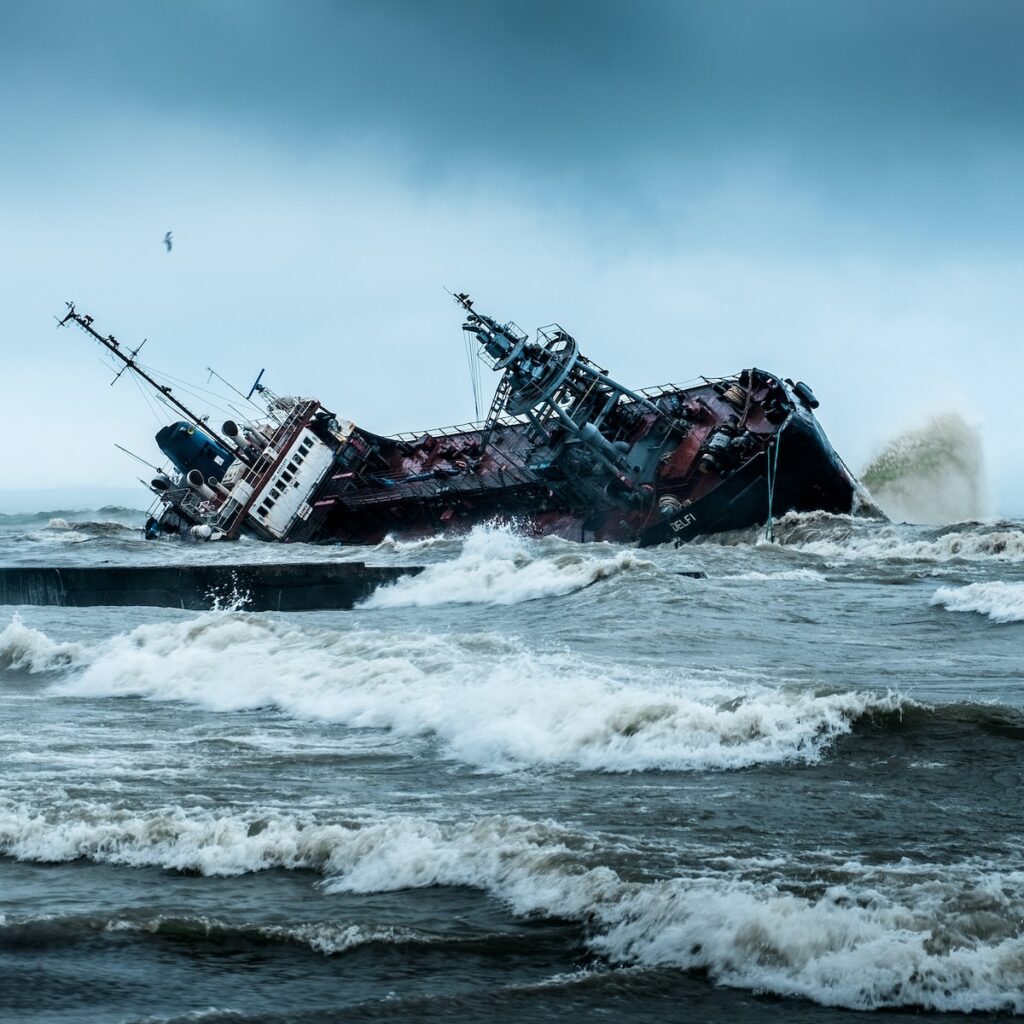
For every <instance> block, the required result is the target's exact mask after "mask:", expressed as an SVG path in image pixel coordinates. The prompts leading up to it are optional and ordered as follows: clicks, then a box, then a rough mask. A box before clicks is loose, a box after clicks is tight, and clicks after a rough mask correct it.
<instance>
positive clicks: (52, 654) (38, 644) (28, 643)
mask: <svg viewBox="0 0 1024 1024" xmlns="http://www.w3.org/2000/svg"><path fill="white" fill-rule="evenodd" d="M85 657H86V652H85V648H83V647H82V646H81V645H80V644H68V643H58V642H57V641H55V640H51V639H50V638H49V637H48V636H47V635H46V634H45V633H43V632H41V631H40V630H38V629H32V628H31V627H29V626H26V625H25V624H24V623H23V622H22V621H21V617H20V616H19V615H17V614H15V615H14V616H12V618H11V621H10V622H9V623H7V625H6V626H5V627H4V628H3V630H2V631H0V668H13V669H21V670H22V671H25V672H53V671H56V670H59V669H62V668H67V667H69V666H71V665H76V664H79V663H80V662H82V661H83V660H84V659H85Z"/></svg>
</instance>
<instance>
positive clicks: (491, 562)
mask: <svg viewBox="0 0 1024 1024" xmlns="http://www.w3.org/2000/svg"><path fill="white" fill-rule="evenodd" d="M417 543H420V544H422V543H424V542H422V541H421V542H417ZM395 550H399V548H398V547H397V546H396V547H395ZM402 550H410V549H409V548H408V547H406V548H403V549H402ZM654 569H655V567H654V565H653V563H651V562H649V561H645V560H644V559H642V558H640V557H639V556H638V555H637V554H636V553H635V552H633V551H631V550H629V549H625V550H623V549H617V550H612V551H611V552H609V553H605V552H601V553H600V554H598V555H594V554H592V553H591V550H589V549H587V548H583V547H582V546H580V545H575V544H573V545H569V544H565V543H560V542H558V541H557V539H556V540H554V541H551V542H549V543H547V544H545V543H543V542H542V543H537V542H531V541H528V540H526V539H525V538H523V537H520V536H517V535H516V534H515V533H514V532H513V531H512V530H510V529H508V528H504V527H476V528H474V529H473V531H472V532H471V533H469V534H468V535H467V536H466V537H465V539H464V540H463V541H462V546H461V549H460V551H459V553H458V555H457V556H456V557H455V558H453V559H450V560H447V561H444V562H439V563H435V564H433V565H428V566H427V568H426V569H425V570H424V571H423V572H422V573H421V574H419V575H418V576H407V577H404V578H403V579H400V580H398V582H396V583H393V584H390V585H388V586H385V587H380V588H379V589H378V590H377V591H375V592H374V593H373V594H372V595H371V596H370V597H369V598H368V599H367V600H366V601H364V602H363V604H362V607H363V608H403V607H428V606H434V605H443V604H493V605H509V604H519V603H520V602H522V601H532V600H535V599H537V598H541V597H561V596H563V595H565V594H571V593H573V592H575V591H577V590H582V589H583V588H584V587H589V586H590V585H591V584H593V583H597V582H598V581H600V580H606V579H610V578H611V577H613V576H617V575H619V574H621V573H624V572H633V571H654Z"/></svg>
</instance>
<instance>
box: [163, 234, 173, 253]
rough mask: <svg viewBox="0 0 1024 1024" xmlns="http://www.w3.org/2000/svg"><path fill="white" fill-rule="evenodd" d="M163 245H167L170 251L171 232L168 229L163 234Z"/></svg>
mask: <svg viewBox="0 0 1024 1024" xmlns="http://www.w3.org/2000/svg"><path fill="white" fill-rule="evenodd" d="M164 245H166V246H167V251H168V252H170V251H171V233H170V231H168V232H167V234H166V235H164Z"/></svg>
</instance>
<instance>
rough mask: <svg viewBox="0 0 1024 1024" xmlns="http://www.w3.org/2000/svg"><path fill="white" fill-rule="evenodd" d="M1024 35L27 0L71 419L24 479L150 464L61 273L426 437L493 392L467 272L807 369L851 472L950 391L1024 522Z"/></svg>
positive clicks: (16, 244) (900, 14)
mask: <svg viewBox="0 0 1024 1024" xmlns="http://www.w3.org/2000/svg"><path fill="white" fill-rule="evenodd" d="M1022 42H1024V8H1022V7H1021V6H1020V5H1019V4H1017V3H1009V2H1006V3H993V2H980V3H972V4H970V5H965V4H963V3H947V2H910V0H907V2H898V3H892V2H886V3H881V2H857V3H854V2H848V3H834V4H821V3H811V2H800V3H796V2H790V3H785V2H759V3H755V2H733V3H712V2H704V3H681V2H676V3H669V2H654V0H648V2H641V3H634V4H629V5H627V4H619V3H603V2H597V0H595V2H572V3H570V2H563V3H547V4H542V3H534V2H520V3H511V2H477V3H468V2H467V3H454V2H435V3H422V2H420V3H413V2H408V3H403V2H376V3H356V2H348V3H328V2H324V0H306V2H303V3H299V4H292V5H284V4H279V3H266V2H240V0H239V2H218V3H200V2H197V0H187V2H182V0H179V2H174V3H170V2H163V3H160V2H150V3H146V4H138V3H128V2H97V3H92V4H80V3H71V2H60V3H57V2H46V0H43V2H33V3H27V2H26V3H8V4H5V5H4V7H3V8H2V11H0V61H2V65H3V68H4V71H3V77H2V90H3V92H2V95H0V101H2V111H3V112H2V114H0V117H2V128H3V140H4V142H3V160H2V166H0V184H2V196H0V210H2V220H3V239H2V242H0V244H2V249H0V251H2V252H3V257H2V262H0V275H2V279H3V281H4V288H3V292H4V305H5V317H6V322H7V323H6V327H5V328H4V330H3V340H2V341H0V344H2V345H3V351H4V364H5V371H4V375H3V385H2V388H3V395H4V400H5V405H6V407H7V409H8V410H9V415H14V416H18V417H23V418H24V417H28V418H30V419H32V418H35V419H36V420H37V421H38V422H39V423H40V427H39V435H38V437H39V440H40V442H42V443H41V444H39V445H36V446H33V447H32V449H31V450H26V449H24V448H22V447H21V446H19V445H16V444H10V443H7V444H5V445H4V447H3V449H2V450H0V487H11V486H15V485H18V484H20V485H26V486H35V487H41V486H47V485H48V484H50V483H55V482H62V481H68V482H70V483H75V484H84V483H86V482H94V483H104V484H120V483H123V482H125V480H126V479H128V480H130V479H131V478H132V477H133V476H134V472H133V469H132V467H131V466H128V465H126V464H125V462H124V461H123V457H121V456H120V455H119V454H118V453H117V452H116V450H114V449H113V447H112V444H111V443H110V442H112V441H114V440H118V441H120V442H121V443H125V444H128V445H129V446H130V447H136V448H141V449H145V450H148V451H149V452H151V453H152V452H155V449H153V447H152V444H151V442H150V441H149V438H150V437H151V435H152V433H153V429H154V427H155V421H154V419H155V418H154V417H151V416H150V413H149V411H148V409H147V407H146V406H145V404H144V403H143V402H142V400H141V398H140V397H139V396H138V395H137V394H136V393H135V390H134V388H133V387H131V386H130V385H127V386H126V385H125V383H124V382H121V383H119V384H118V386H117V388H116V389H115V390H114V391H113V392H111V391H110V390H109V389H108V388H107V380H108V379H109V378H108V377H107V376H105V374H104V371H103V369H102V368H101V367H98V366H96V365H95V356H96V353H95V352H93V351H92V349H91V348H89V347H88V346H87V344H86V341H85V339H84V338H81V337H69V336H68V335H67V333H66V332H62V333H61V334H54V333H53V332H52V320H50V319H49V318H50V315H51V314H52V313H55V312H59V310H60V308H61V305H62V300H63V299H65V298H74V299H76V300H77V301H78V303H79V305H80V307H81V308H82V309H85V310H87V311H89V312H91V313H93V314H94V315H95V316H96V317H97V323H98V325H100V326H102V327H103V329H105V330H109V331H112V332H114V333H115V334H117V335H118V337H120V338H122V339H128V340H132V341H135V342H137V341H138V340H141V338H142V337H149V338H150V341H149V343H148V346H149V347H148V349H147V354H148V355H149V358H150V359H151V360H152V361H153V362H154V363H156V364H158V365H161V366H162V367H164V368H165V369H168V370H169V371H171V372H174V373H177V374H180V375H181V376H183V377H188V378H190V379H195V380H198V381H200V382H205V380H206V376H207V375H206V370H205V368H206V366H208V365H213V366H214V368H215V369H217V370H218V371H219V372H222V373H224V374H226V375H229V376H231V377H232V378H233V379H236V380H238V381H240V382H241V381H248V380H249V378H250V377H251V376H254V374H255V371H256V370H258V369H259V368H261V367H262V366H267V367H268V374H271V375H272V376H271V380H272V383H273V384H274V386H275V387H276V388H277V389H278V390H280V391H301V392H316V393H318V394H319V396H320V397H321V398H323V399H324V400H325V401H328V402H330V403H332V404H334V405H336V406H337V407H338V410H339V412H342V413H344V414H345V415H348V416H351V417H352V418H354V419H357V420H358V421H359V422H361V423H363V424H365V425H366V426H368V427H370V428H371V429H379V430H399V429H408V428H413V427H419V426H429V425H433V424H435V423H441V422H444V421H447V420H452V421H455V420H464V419H467V418H468V417H469V416H471V414H472V406H471V401H470V391H469V386H468V381H467V377H466V370H465V355H464V353H463V350H462V340H461V337H460V332H459V330H458V327H459V322H460V321H459V318H458V315H457V311H456V310H454V308H453V307H450V306H449V305H448V303H449V301H450V300H449V299H448V297H447V296H445V295H444V293H443V292H442V290H441V286H442V285H447V286H449V287H452V288H458V289H468V290H470V291H471V292H472V293H473V294H474V296H476V297H477V299H478V302H479V304H480V306H481V308H483V309H486V310H488V311H491V312H493V313H494V314H495V315H498V316H501V317H513V318H515V319H516V320H518V321H519V322H520V323H521V324H522V325H523V326H524V327H529V328H532V327H534V326H536V325H537V324H541V323H549V322H551V321H552V320H555V319H558V320H560V321H562V322H564V323H565V325H566V326H567V327H568V328H569V329H570V330H571V331H572V332H573V333H574V334H575V335H576V336H577V337H578V338H579V339H580V342H581V345H582V347H583V348H584V350H585V351H587V352H588V354H591V355H592V356H593V357H594V358H596V359H597V360H598V361H600V362H602V363H603V364H604V365H606V366H608V367H609V368H610V369H612V371H613V372H614V373H615V374H616V375H617V376H618V377H620V378H621V379H623V380H624V381H625V382H627V383H630V384H634V385H640V386H642V385H647V384H653V383H657V382H660V381H662V380H669V379H685V378H690V377H693V376H695V375H696V374H699V373H707V374H715V373H727V372H732V371H735V370H737V369H739V368H740V367H741V366H743V365H748V364H757V365H762V366H767V367H770V368H773V369H775V370H776V371H777V372H779V373H783V374H787V375H792V376H801V377H806V378H807V379H809V380H810V381H811V383H812V384H813V385H814V387H815V389H816V391H818V392H819V396H820V397H821V398H822V399H823V407H822V419H823V421H824V423H825V425H826V427H827V429H828V430H829V431H830V433H831V435H832V437H833V440H834V442H835V444H836V446H837V448H839V450H840V451H841V452H842V453H843V454H844V455H846V456H847V457H848V459H849V460H850V461H851V462H852V463H854V464H855V465H856V464H858V463H863V461H865V460H866V459H867V458H868V457H869V455H870V453H871V451H872V450H873V449H874V448H876V447H877V446H878V445H879V444H881V443H882V442H883V441H885V440H886V439H887V437H888V436H889V435H890V434H891V433H892V432H894V431H896V430H901V429H905V428H907V427H912V426H915V425H917V424H918V423H919V422H920V421H921V420H923V419H924V418H926V417H927V416H928V415H931V414H932V413H934V412H941V411H943V410H945V409H948V408H951V409H955V410H956V411H959V412H961V413H962V414H963V415H965V416H966V418H967V419H968V420H969V421H971V422H973V423H974V424H975V425H976V426H977V427H978V428H979V429H980V430H981V432H982V439H983V447H984V450H985V453H986V459H987V462H988V463H989V468H990V473H991V477H992V481H993V490H994V496H995V499H996V506H995V509H996V510H997V511H1003V512H1011V511H1017V512H1019V511H1021V510H1024V485H1022V484H1021V483H1019V481H1021V480H1022V479H1024V473H1022V470H1024V457H1022V456H1021V453H1020V445H1019V443H1018V442H1017V441H1016V439H1015V438H1016V435H1015V433H1014V431H1015V425H1014V422H1013V416H1012V413H1011V412H1010V410H1009V409H1008V408H1007V407H1006V405H1005V404H1004V403H1003V402H1001V401H1000V400H997V399H996V397H995V396H994V392H995V390H997V388H996V386H997V385H998V384H999V383H1001V382H1002V381H1005V380H1013V379H1018V378H1019V377H1020V375H1021V372H1022V371H1024V357H1022V355H1021V346H1020V343H1019V324H1020V323H1021V320H1022V317H1021V314H1022V313H1024V308H1022V307H1024V300H1022V299H1021V298H1020V295H1021V293H1022V289H1021V271H1022V269H1024V260H1022V259H1021V252H1020V242H1019V239H1020V237H1021V230H1022V228H1024V223H1022V220H1024V218H1022V210H1024V204H1022V202H1021V198H1020V186H1019V183H1020V181H1021V180H1022V172H1024V133H1022V131H1021V129H1022V127H1024V124H1022V122H1024V114H1022V112H1021V105H1020V96H1021V95H1022V88H1021V87H1022V84H1024V83H1022V81H1021V79H1022V72H1021V62H1020V60H1019V54H1020V52H1021V43H1022ZM168 229H172V230H173V231H174V233H175V240H176V246H175V249H174V251H173V253H171V254H170V255H168V254H166V253H165V252H164V250H163V248H162V246H161V245H160V242H161V239H162V238H163V234H164V232H165V231H166V230H168ZM42 407H45V408H46V409H47V410H48V412H47V415H46V416H45V417H42V416H40V409H41V408H42ZM68 422H72V423H75V424H77V425H78V426H79V427H81V428H82V429H75V430H68V429H67V427H66V424H67V423H68ZM147 445H148V446H149V447H148V449H146V446H147Z"/></svg>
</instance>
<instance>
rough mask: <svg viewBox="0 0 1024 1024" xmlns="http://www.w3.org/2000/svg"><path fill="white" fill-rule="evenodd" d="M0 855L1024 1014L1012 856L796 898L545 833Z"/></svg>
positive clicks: (287, 837)
mask: <svg viewBox="0 0 1024 1024" xmlns="http://www.w3.org/2000/svg"><path fill="white" fill-rule="evenodd" d="M0 851H2V852H3V853H4V854H6V855H7V856H9V857H15V858H18V859H22V860H30V861H42V862H55V861H70V860H75V859H79V858H87V859H89V860H92V861H96V862H100V863H109V864H119V865H129V866H137V867H142V866H153V867H161V868H165V869H170V870H178V871H195V872H199V873H201V874H203V875H222V876H223V875H239V874H244V873H248V872H253V871H263V870H267V869H272V868H284V869H292V870H295V869H303V870H310V871H315V872H318V873H319V874H321V875H322V876H323V877H324V888H325V889H326V891H327V892H329V893H330V892H334V893H378V892H394V891H398V890H401V889H410V888H425V887H433V886H468V887H472V888H476V889H480V890H483V891H485V892H488V893H490V894H491V895H492V896H494V897H496V898H498V899H500V900H502V901H503V902H504V903H505V905H506V906H507V907H508V909H509V910H510V911H511V912H512V913H514V914H516V915H520V916H529V915H532V916H537V915H540V916H544V917H548V918H558V919H562V920H571V921H575V922H577V923H578V924H579V925H580V927H581V929H582V930H583V933H584V936H585V939H586V941H587V943H588V945H589V946H590V948H591V949H592V950H593V951H594V952H595V953H597V954H598V955H599V956H601V957H603V958H604V959H606V960H607V961H608V962H611V963H614V964H638V965H644V966H651V965H668V966H673V967H678V968H682V969H688V970H694V969H696V970H703V971H706V972H707V973H708V974H709V975H710V977H711V978H712V979H713V980H715V981H716V982H718V983H720V984H724V985H729V986H732V987H736V988H743V989H752V990H755V991H759V992H771V993H774V994H777V995H784V996H801V997H804V998H807V999H811V1000H814V1001H816V1002H818V1003H820V1004H824V1005H829V1006H841V1007H849V1008H852V1009H862V1010H870V1009H879V1008H883V1007H924V1008H927V1009H932V1010H940V1011H960V1012H969V1011H1003V1012H1006V1011H1011V1012H1018V1013H1020V1012H1022V1011H1024V992H1022V991H1021V987H1020V971H1021V963H1022V959H1024V936H1021V935H1020V934H1019V921H1020V919H1021V917H1022V916H1024V897H1022V896H1021V892H1022V886H1021V883H1022V881H1024V865H1022V864H1021V863H1019V858H1018V859H1017V861H1014V860H1013V859H1012V854H1010V853H1007V855H1006V856H1005V857H1004V858H1003V860H1002V861H996V862H992V861H988V862H986V861H982V860H980V859H972V858H966V859H963V860H961V861H960V862H958V863H954V864H952V865H950V864H944V865H935V864H929V863H922V862H913V863H911V862H907V861H904V860H897V861H894V862H891V863H888V864H878V863H872V864H869V865H864V864H860V863H858V862H855V861H854V862H851V861H841V860H838V859H836V858H833V859H832V860H831V861H829V859H828V855H825V854H823V855H822V860H823V863H822V864H821V865H820V869H821V870H820V874H821V875H823V876H825V877H827V878H828V879H829V881H828V882H818V883H816V884H815V885H813V886H806V885H802V886H800V885H797V886H794V885H792V884H787V880H786V879H785V878H784V877H780V874H779V871H778V866H777V865H775V866H774V867H772V868H771V869H769V870H766V869H765V868H764V867H763V866H759V865H758V863H757V862H755V861H749V862H744V861H739V862H733V864H732V866H731V869H730V870H721V869H716V868H715V867H714V866H713V865H712V866H710V867H708V866H704V865H701V864H699V863H698V864H697V865H694V866H692V867H679V868H677V869H676V870H675V871H674V872H673V873H672V874H670V875H669V876H668V877H645V876H640V877H639V878H635V879H626V878H624V877H623V876H622V875H621V874H620V873H619V872H618V871H617V870H616V869H615V868H613V867H611V866H610V865H609V864H608V858H609V852H610V851H609V850H608V849H607V847H606V846H604V845H602V843H601V842H600V841H599V839H598V838H597V837H595V836H593V835H589V834H585V833H581V832H578V831H571V830H569V829H566V828H563V827H561V826H559V825H557V824H556V823H554V822H551V821H548V822H530V821H527V820H525V819H522V818H518V817H513V816H505V815H493V816H488V817H482V818H480V819H477V820H474V821H469V822H449V823H439V822H435V821H430V820H427V819H424V818H421V817H413V816H399V815H395V816H388V817H385V818H383V819H379V820H376V821H373V822H346V823H323V822H318V821H316V820H312V819H309V820H300V819H296V818H293V817H286V816H275V815H271V816H259V815H258V814H255V813H254V814H249V815H242V814H220V815H218V814H217V813H215V812H212V811H203V810H198V809H193V810H186V809H183V808H168V809H164V810H162V811H151V812H145V813H136V812H132V811H130V810H126V809H117V808H112V807H110V806H106V805H96V804H89V805H81V804H80V805H78V806H77V807H75V808H71V809H68V810H65V811H62V812H60V813H55V812H54V813H42V812H40V811H38V810H37V809H34V808H32V807H25V806H18V805H9V806H7V807H3V808H0ZM965 892H966V893H967V895H966V896H965V895H964V893H965ZM160 926H161V925H159V924H158V925H157V927H160ZM165 926H166V927H170V926H171V925H165ZM185 926H186V927H189V928H193V929H194V928H196V927H202V928H205V927H207V925H205V924H199V925H197V924H196V923H195V922H194V921H193V922H188V923H187V924H186V925H185ZM213 927H217V925H216V924H214V925H213ZM298 927H299V928H300V929H301V927H302V926H298ZM278 938H280V939H282V940H284V941H307V942H309V943H310V944H311V945H312V944H314V943H316V942H321V941H322V942H324V944H325V946H326V949H327V950H328V951H330V950H332V949H335V948H337V947H338V946H339V945H340V946H342V947H344V944H345V942H346V941H350V938H351V940H352V941H355V942H358V941H360V940H362V939H364V936H361V935H359V934H355V935H352V936H349V935H348V934H347V933H346V932H345V930H344V928H342V929H340V931H339V933H338V934H336V935H335V936H334V937H326V938H323V937H320V936H316V935H315V934H314V935H308V934H307V935H305V937H304V938H303V933H302V932H301V931H299V932H296V929H295V928H289V927H288V926H284V927H283V928H282V929H281V932H280V934H279V936H278ZM376 938H377V939H378V940H380V939H383V941H387V939H386V938H384V937H382V936H377V937H376ZM395 938H396V939H398V940H399V941H401V940H402V936H395ZM370 941H373V938H371V939H370Z"/></svg>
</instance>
